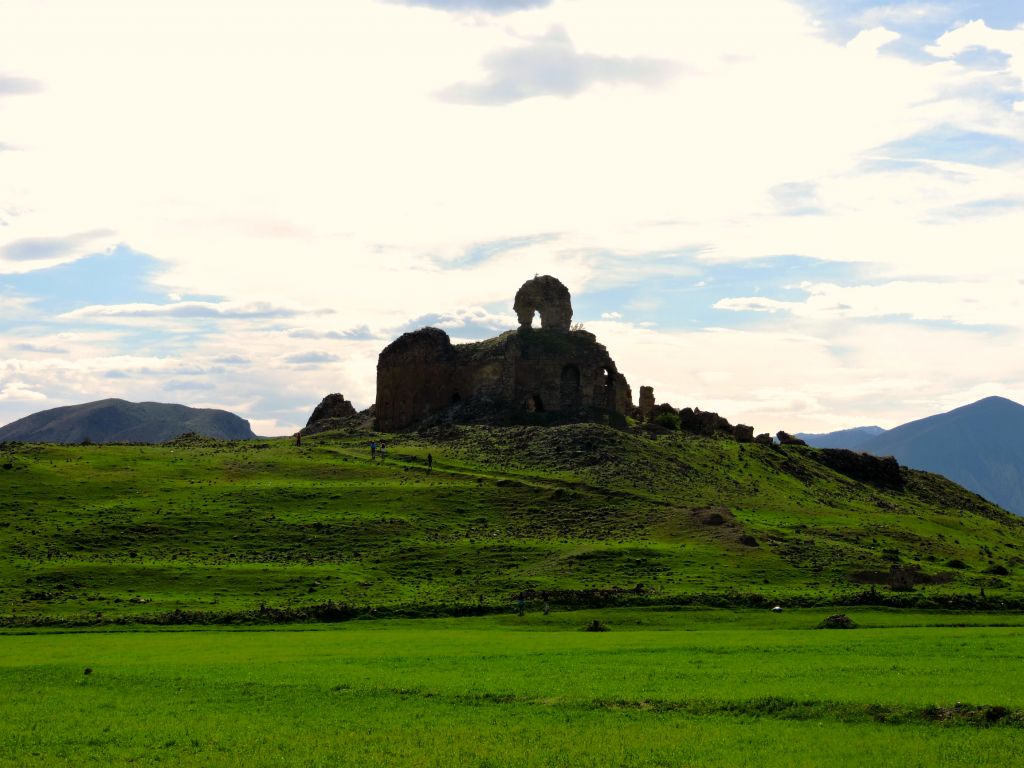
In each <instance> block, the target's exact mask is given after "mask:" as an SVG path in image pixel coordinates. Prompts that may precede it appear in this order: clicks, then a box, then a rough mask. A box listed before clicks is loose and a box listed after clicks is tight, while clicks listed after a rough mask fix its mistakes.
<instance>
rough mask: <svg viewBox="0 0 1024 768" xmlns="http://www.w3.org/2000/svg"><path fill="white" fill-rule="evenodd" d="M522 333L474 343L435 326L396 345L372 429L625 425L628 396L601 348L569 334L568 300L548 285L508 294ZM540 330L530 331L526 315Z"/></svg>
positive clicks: (578, 333) (380, 370)
mask: <svg viewBox="0 0 1024 768" xmlns="http://www.w3.org/2000/svg"><path fill="white" fill-rule="evenodd" d="M515 308H516V314H517V315H519V318H520V323H521V327H520V328H519V330H517V331H507V332H505V333H503V334H501V335H500V336H497V337H495V338H493V339H487V340H485V341H480V342H475V343H472V344H452V343H451V339H450V338H449V337H448V334H447V333H445V332H444V331H442V330H440V329H438V328H421V329H420V330H418V331H413V332H411V333H405V334H403V335H402V336H400V337H399V338H397V339H395V341H393V342H392V343H391V344H389V345H388V346H387V347H385V349H384V350H383V351H382V352H381V353H380V357H379V358H378V360H377V402H376V409H377V410H376V414H377V426H378V428H379V429H381V430H383V431H395V430H401V429H406V428H408V427H411V426H414V425H417V424H421V423H424V422H427V421H429V420H431V419H437V418H441V419H444V418H451V419H452V420H459V421H484V422H489V423H510V422H515V421H517V420H519V421H523V420H526V421H530V420H533V421H537V422H538V423H541V422H543V421H545V420H547V421H557V420H561V421H572V420H583V419H588V418H592V417H597V416H603V417H604V418H606V419H607V420H609V421H610V422H612V423H623V424H624V423H625V414H626V413H628V412H629V411H630V409H631V408H632V393H631V391H630V388H629V384H628V383H627V381H626V379H625V377H624V376H623V375H622V374H621V373H619V371H618V369H617V368H616V366H615V362H614V361H613V360H612V359H611V357H610V356H609V354H608V350H607V349H605V347H604V346H603V345H602V344H599V343H598V341H597V338H596V337H595V336H594V335H593V334H592V333H588V332H587V331H583V330H575V331H572V330H570V329H569V323H570V321H571V319H572V306H571V304H570V301H569V292H568V290H567V289H566V288H565V286H564V285H562V284H561V283H559V282H558V281H557V280H555V278H553V277H549V276H544V277H539V278H534V279H533V280H530V281H528V282H527V283H526V284H525V285H524V286H523V287H522V288H520V290H519V292H518V293H517V294H516V305H515ZM534 310H536V311H539V312H540V313H541V322H542V326H543V327H542V328H539V329H536V328H532V327H530V324H529V322H528V321H529V320H530V318H531V317H532V313H533V311H534Z"/></svg>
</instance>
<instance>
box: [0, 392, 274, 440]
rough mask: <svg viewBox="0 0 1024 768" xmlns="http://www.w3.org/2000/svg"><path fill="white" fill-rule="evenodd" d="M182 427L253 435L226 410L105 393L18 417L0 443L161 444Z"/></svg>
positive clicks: (225, 435) (218, 434)
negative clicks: (132, 400) (103, 396)
mask: <svg viewBox="0 0 1024 768" xmlns="http://www.w3.org/2000/svg"><path fill="white" fill-rule="evenodd" d="M186 432H195V433H196V434H199V435H204V436H206V437H214V438H220V439H223V440H249V439H252V438H255V437H256V435H254V434H253V432H252V429H250V428H249V422H248V421H246V420H245V419H243V418H241V417H239V416H236V415H235V414H233V413H229V412H228V411H222V410H218V409H215V408H190V407H188V406H186V405H176V404H171V403H130V402H128V401H127V400H120V399H117V398H109V399H107V400H96V401H95V402H91V403H83V404H81V405H68V406H64V407H62V408H51V409H49V410H46V411H39V412H38V413H33V414H32V415H30V416H26V417H25V418H23V419H18V420H17V421H14V422H11V423H10V424H8V425H6V426H5V427H2V428H0V442H3V441H11V440H20V441H23V442H30V443H81V442H83V441H86V442H93V443H164V442H167V441H168V440H172V439H174V438H175V437H177V436H178V435H181V434H184V433H186Z"/></svg>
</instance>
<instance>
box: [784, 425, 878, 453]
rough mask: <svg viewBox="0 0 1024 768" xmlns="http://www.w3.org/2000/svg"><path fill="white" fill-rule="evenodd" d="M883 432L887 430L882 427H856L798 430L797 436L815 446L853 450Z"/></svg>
mask: <svg viewBox="0 0 1024 768" xmlns="http://www.w3.org/2000/svg"><path fill="white" fill-rule="evenodd" d="M883 432H885V430H884V429H882V428H881V427H854V428H853V429H841V430H839V431H838V432H824V433H821V434H814V433H808V432H798V433H797V435H796V436H797V437H799V438H800V439H801V440H803V441H804V442H805V443H807V444H808V445H810V446H813V447H815V448H846V449H847V450H850V451H853V450H859V449H860V446H861V445H863V444H864V443H866V442H867V441H868V440H870V439H871V438H873V437H878V436H879V435H881V434H882V433H883Z"/></svg>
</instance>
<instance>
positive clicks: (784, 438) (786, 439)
mask: <svg viewBox="0 0 1024 768" xmlns="http://www.w3.org/2000/svg"><path fill="white" fill-rule="evenodd" d="M775 436H776V437H777V438H778V439H779V445H807V443H805V442H804V441H803V440H801V439H800V438H799V437H794V436H793V435H791V434H789V432H783V431H782V430H781V429H780V430H779V431H778V433H777V434H776V435H775Z"/></svg>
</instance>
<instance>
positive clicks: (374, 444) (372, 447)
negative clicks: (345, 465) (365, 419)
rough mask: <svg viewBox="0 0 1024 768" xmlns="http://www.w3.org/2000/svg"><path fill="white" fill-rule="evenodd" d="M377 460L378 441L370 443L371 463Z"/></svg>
mask: <svg viewBox="0 0 1024 768" xmlns="http://www.w3.org/2000/svg"><path fill="white" fill-rule="evenodd" d="M376 458H377V441H376V440H371V441H370V461H373V460H374V459H376Z"/></svg>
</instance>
